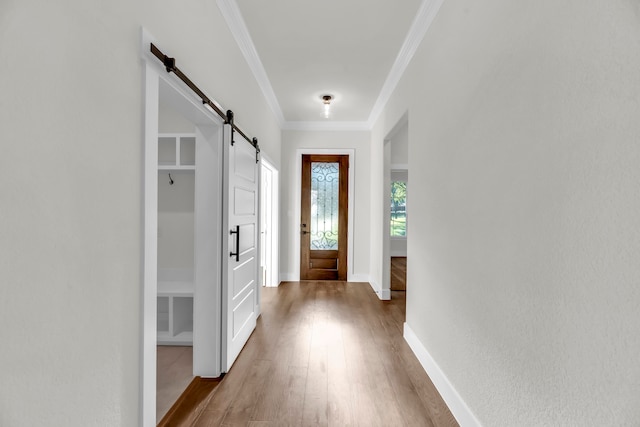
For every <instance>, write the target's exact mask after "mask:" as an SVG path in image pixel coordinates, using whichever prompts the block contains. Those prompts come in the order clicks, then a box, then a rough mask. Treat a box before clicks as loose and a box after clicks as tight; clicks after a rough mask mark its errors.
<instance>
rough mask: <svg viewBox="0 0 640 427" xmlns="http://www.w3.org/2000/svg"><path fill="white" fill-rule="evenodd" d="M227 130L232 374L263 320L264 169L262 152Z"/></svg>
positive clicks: (227, 354)
mask: <svg viewBox="0 0 640 427" xmlns="http://www.w3.org/2000/svg"><path fill="white" fill-rule="evenodd" d="M232 139H234V138H233V135H232V127H231V125H229V124H226V125H225V126H224V138H223V145H224V170H225V173H224V179H225V182H224V185H223V187H224V195H223V197H224V206H225V208H224V216H223V232H224V231H226V235H227V237H226V238H224V237H223V251H222V253H223V257H226V259H225V260H224V261H223V263H222V264H223V277H222V283H223V286H222V301H223V313H222V333H223V338H222V346H223V351H222V372H228V371H229V369H230V368H231V365H232V364H233V362H234V361H235V359H236V358H237V357H238V354H239V353H240V351H241V350H242V347H243V346H244V344H245V343H246V342H247V340H248V339H249V337H250V336H251V333H252V332H253V330H254V329H255V327H256V319H257V316H258V299H259V296H258V292H259V289H258V284H259V281H258V273H259V268H260V256H259V250H258V247H259V246H258V241H259V239H258V238H259V224H260V221H259V219H260V216H259V188H260V173H259V172H260V164H259V163H258V162H256V149H255V148H254V147H253V146H252V145H251V144H250V143H248V142H247V141H245V140H244V139H243V138H242V137H240V136H239V135H237V138H235V139H236V140H235V141H232Z"/></svg>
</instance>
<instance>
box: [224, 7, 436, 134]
mask: <svg viewBox="0 0 640 427" xmlns="http://www.w3.org/2000/svg"><path fill="white" fill-rule="evenodd" d="M442 3H444V0H423V1H422V4H421V5H420V8H419V9H418V12H417V14H416V17H415V19H414V20H413V23H412V24H411V27H410V28H409V31H408V32H407V36H406V37H405V39H404V42H403V43H402V47H401V48H400V51H399V52H398V55H397V56H396V60H395V62H394V63H393V66H392V67H391V70H390V71H389V74H388V75H387V78H386V80H385V82H384V84H383V85H382V89H381V90H380V94H379V95H378V98H377V99H376V102H375V103H374V104H373V108H372V109H371V112H370V114H369V118H368V119H367V121H360V122H356V121H354V122H335V121H323V122H320V121H318V122H309V121H286V119H285V117H284V114H283V113H282V108H280V103H279V102H278V98H277V97H276V94H275V92H274V90H273V86H271V81H270V80H269V77H268V76H267V72H266V71H265V69H264V65H263V64H262V61H261V60H260V56H259V55H258V51H257V50H256V47H255V45H254V44H253V40H252V39H251V35H250V34H249V30H248V29H247V25H246V23H245V22H244V19H243V18H242V14H241V13H240V8H238V4H237V3H236V0H218V8H220V11H221V12H222V16H223V17H224V20H225V21H226V23H227V25H228V26H229V30H230V31H231V34H232V35H233V38H234V39H235V40H236V43H238V47H239V48H240V51H241V52H242V55H243V56H244V58H245V60H246V61H247V64H248V65H249V68H250V69H251V71H252V72H253V76H254V77H255V79H256V82H257V83H258V86H260V89H261V90H262V93H263V94H264V97H265V99H266V101H267V104H269V107H270V108H271V110H272V111H273V114H275V116H276V120H277V121H278V123H279V125H280V129H282V130H314V131H315V130H340V131H350V130H353V131H357V130H371V129H372V128H373V125H374V124H375V122H376V120H377V119H378V117H379V116H380V113H382V110H383V109H384V107H385V105H387V102H388V101H389V98H390V97H391V95H392V94H393V91H394V90H395V88H396V86H397V85H398V82H399V81H400V79H401V78H402V75H403V74H404V72H405V70H406V69H407V66H408V65H409V63H410V62H411V59H412V58H413V55H414V54H415V52H416V50H417V49H418V46H419V45H420V43H421V42H422V39H423V38H424V36H425V34H426V33H427V30H428V29H429V27H430V26H431V23H432V22H433V20H434V18H435V17H436V15H437V14H438V11H439V10H440V6H442Z"/></svg>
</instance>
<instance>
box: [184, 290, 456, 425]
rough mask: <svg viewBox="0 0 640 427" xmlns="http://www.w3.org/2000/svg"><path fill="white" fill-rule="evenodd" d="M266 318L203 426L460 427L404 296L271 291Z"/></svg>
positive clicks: (210, 402) (222, 385) (213, 402)
mask: <svg viewBox="0 0 640 427" xmlns="http://www.w3.org/2000/svg"><path fill="white" fill-rule="evenodd" d="M262 292H263V299H262V316H261V317H260V318H259V320H258V326H257V328H256V330H255V331H254V333H253V335H252V336H251V338H250V339H249V341H248V343H247V344H246V346H245V348H244V349H243V350H242V352H241V353H240V356H239V357H238V359H237V360H236V362H235V364H234V366H233V367H232V369H231V370H230V372H229V373H228V374H227V375H226V376H225V377H224V379H223V380H222V382H221V383H220V384H219V385H218V386H217V387H216V388H215V390H214V391H213V392H212V395H211V396H210V398H209V400H208V403H207V404H206V405H204V410H203V411H202V412H201V413H200V416H199V417H198V418H197V420H196V421H195V423H193V424H185V425H195V426H200V427H214V426H251V427H258V426H261V427H266V426H271V427H280V426H405V425H406V426H424V427H427V426H455V425H457V423H456V421H455V419H454V418H453V416H452V415H451V413H450V412H449V410H448V408H447V407H446V405H445V404H444V402H443V401H442V399H441V398H440V396H439V394H438V393H437V391H436V389H435V387H434V386H433V384H432V383H431V381H430V380H429V377H428V376H427V375H426V373H425V372H424V370H423V369H422V366H421V365H420V363H419V362H418V360H417V359H416V357H415V356H414V354H413V353H412V351H411V349H410V348H409V346H408V345H407V344H406V343H405V341H404V339H403V337H402V328H403V322H404V319H405V297H404V294H405V293H404V292H395V291H393V292H392V300H391V301H380V300H378V298H377V297H376V295H375V293H374V292H373V290H372V289H371V287H370V286H369V284H367V283H346V282H333V281H322V282H320V281H314V282H286V283H282V284H281V285H280V287H278V288H263V289H262Z"/></svg>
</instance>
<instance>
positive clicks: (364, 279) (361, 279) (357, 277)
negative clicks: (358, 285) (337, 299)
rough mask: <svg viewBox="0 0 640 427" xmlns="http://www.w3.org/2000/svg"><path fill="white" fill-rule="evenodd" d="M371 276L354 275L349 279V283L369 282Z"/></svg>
mask: <svg viewBox="0 0 640 427" xmlns="http://www.w3.org/2000/svg"><path fill="white" fill-rule="evenodd" d="M368 281H369V275H368V274H352V275H351V277H349V282H368Z"/></svg>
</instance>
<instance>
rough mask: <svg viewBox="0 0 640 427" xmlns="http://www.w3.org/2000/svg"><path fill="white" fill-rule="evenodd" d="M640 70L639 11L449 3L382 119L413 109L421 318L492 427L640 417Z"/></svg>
mask: <svg viewBox="0 0 640 427" xmlns="http://www.w3.org/2000/svg"><path fill="white" fill-rule="evenodd" d="M638 70H640V3H638V2H634V1H627V0H613V1H609V2H600V1H595V0H587V1H575V0H571V1H566V2H556V1H551V0H542V1H538V2H533V3H526V4H524V3H522V2H512V1H508V0H490V1H486V2H472V1H463V0H447V1H446V2H445V3H444V5H443V7H442V9H441V10H440V13H439V15H438V17H437V18H436V20H435V22H434V24H433V26H432V27H431V28H430V30H429V32H428V33H427V36H426V39H425V41H423V43H422V44H421V47H420V48H419V50H418V52H417V54H416V57H415V58H414V60H413V62H412V64H411V66H410V69H409V70H408V72H407V73H406V74H405V76H404V78H403V81H402V82H401V84H400V86H399V87H398V89H397V91H396V93H395V95H394V98H393V99H392V101H391V102H390V104H389V105H388V108H387V110H386V111H385V113H384V114H383V115H382V116H381V118H380V121H379V123H378V124H377V125H376V129H375V130H374V132H373V134H374V140H375V144H374V148H372V150H373V156H372V157H373V158H374V159H377V158H379V156H380V152H381V150H382V137H383V136H384V133H385V132H386V131H388V130H389V129H390V128H391V127H392V126H393V124H394V121H395V120H396V118H397V117H398V116H399V114H400V113H401V112H402V111H404V109H408V111H409V114H408V117H409V170H410V171H411V181H412V183H414V184H415V185H413V186H412V193H411V203H410V205H409V213H410V215H411V217H412V218H420V220H414V221H412V223H411V234H410V237H409V239H408V256H409V263H408V283H407V323H408V324H409V326H410V327H411V328H412V329H413V330H414V331H415V332H416V335H417V336H418V338H419V339H420V341H421V342H422V344H423V345H424V347H426V349H427V350H428V351H429V353H430V354H431V355H432V356H433V358H434V359H435V361H436V362H437V363H438V364H439V365H440V367H441V368H442V370H443V372H444V374H445V375H446V376H447V377H448V378H449V380H450V382H451V383H452V384H453V386H454V387H455V388H456V389H457V391H458V392H459V393H460V395H461V396H462V398H463V399H464V400H465V401H466V403H467V404H468V406H469V407H470V409H471V410H472V412H474V413H475V415H476V416H477V418H478V419H479V420H480V421H481V422H482V423H483V424H484V425H487V426H505V425H510V426H516V425H517V426H528V425H575V426H585V425H590V426H601V425H637V423H638V419H640V405H638V390H639V384H640V364H638V362H637V358H638V354H640V310H639V308H640V287H639V286H638V278H639V277H640V263H638V258H639V256H640V216H639V215H638V212H640V192H639V191H638V188H639V187H638V183H639V182H640V167H638V165H639V164H640V146H639V145H638V135H640V120H639V119H638V118H639V117H640V73H639V72H638ZM379 166H380V162H378V163H377V164H376V165H374V166H373V168H374V169H373V170H372V177H373V176H375V174H376V173H377V172H376V170H375V168H376V167H379ZM417 183H419V184H417ZM372 185H373V184H372ZM373 203H374V205H375V204H376V203H377V201H376V200H375V198H374V199H373ZM372 231H373V232H375V227H374V228H373V229H372ZM372 241H373V242H375V241H376V237H375V236H372ZM378 255H379V251H378V249H377V248H372V256H374V257H375V256H378ZM412 260H413V262H412ZM374 262H375V258H374V259H372V265H373V263H374Z"/></svg>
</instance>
